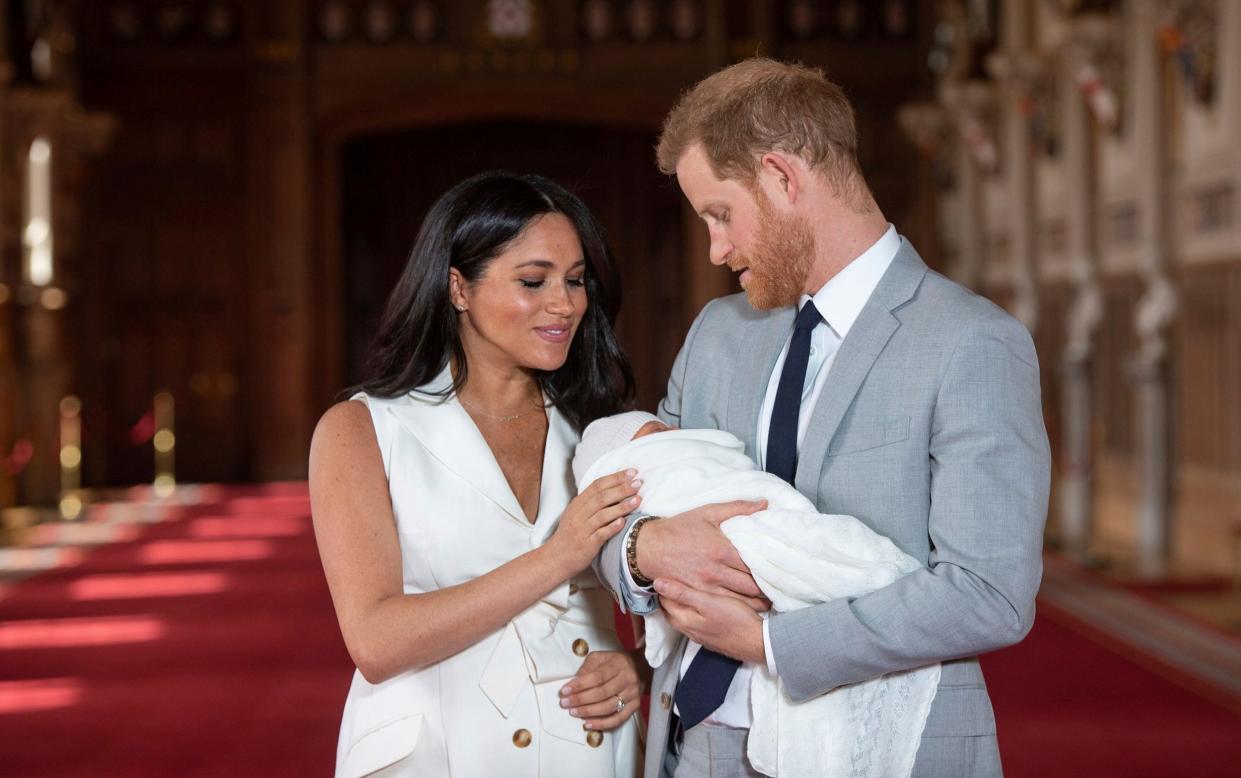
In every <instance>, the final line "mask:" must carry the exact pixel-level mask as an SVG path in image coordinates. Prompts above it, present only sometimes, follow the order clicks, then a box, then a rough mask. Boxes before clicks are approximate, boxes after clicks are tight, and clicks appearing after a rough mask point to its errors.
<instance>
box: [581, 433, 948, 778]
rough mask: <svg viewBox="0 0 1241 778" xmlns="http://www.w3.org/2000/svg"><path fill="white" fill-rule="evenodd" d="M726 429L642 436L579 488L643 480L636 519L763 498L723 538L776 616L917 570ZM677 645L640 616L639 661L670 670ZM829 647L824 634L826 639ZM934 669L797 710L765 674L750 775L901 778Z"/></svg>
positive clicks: (861, 686) (908, 766)
mask: <svg viewBox="0 0 1241 778" xmlns="http://www.w3.org/2000/svg"><path fill="white" fill-rule="evenodd" d="M744 451H745V447H744V445H743V444H742V443H741V441H739V440H737V438H736V437H735V436H733V435H731V434H729V433H727V432H723V431H721V430H671V431H668V432H660V433H657V434H653V435H647V436H645V437H642V438H639V439H637V440H635V441H632V442H630V443H627V444H625V445H623V446H621V447H620V448H618V449H615V450H613V451H611V452H609V453H607V454H605V455H603V456H602V457H601V458H600V459H599V460H598V461H596V462H595V463H594V464H593V465H592V466H591V467H590V468H589V470H587V472H586V473H584V474H583V477H582V478H581V480H580V482H579V484H578V488H579V489H581V488H584V487H585V486H586V485H588V484H590V483H591V482H592V481H594V480H595V479H596V478H599V477H600V476H603V475H607V474H609V473H614V472H617V471H620V470H624V469H625V468H636V469H637V470H638V473H639V477H640V478H641V479H642V480H643V484H642V487H641V490H640V493H641V495H642V510H643V511H644V512H645V513H649V514H653V515H659V516H673V515H676V514H678V513H682V512H684V511H687V510H691V509H693V508H697V507H699V506H702V505H707V504H710V503H718V502H728V501H731V500H742V499H744V500H753V499H765V500H767V503H768V507H767V509H766V510H763V511H760V512H758V513H755V514H753V515H750V516H737V517H735V518H732V519H729V520H728V521H726V522H724V524H723V525H722V527H721V529H722V530H723V532H724V534H725V535H726V536H727V537H728V539H729V540H730V541H731V542H732V544H733V546H735V547H736V549H737V552H738V553H739V554H740V555H741V558H742V559H743V560H744V561H745V563H746V565H748V566H749V568H750V571H751V572H752V573H753V575H754V580H755V581H756V582H757V583H758V585H759V587H760V588H761V589H762V590H763V593H764V594H765V595H766V596H767V598H768V599H769V600H771V603H772V606H773V608H774V609H775V610H776V611H790V610H796V609H798V608H804V607H806V606H808V605H814V604H816V603H820V602H826V601H828V600H833V599H837V598H840V597H857V596H859V595H862V594H865V593H867V592H870V591H874V590H875V589H879V588H881V587H883V586H886V585H888V584H889V583H891V582H892V581H894V580H896V579H897V578H899V577H901V576H902V575H904V574H906V573H909V572H911V571H913V570H916V569H918V567H919V566H920V565H919V563H918V562H917V560H915V559H914V558H913V557H911V556H909V555H908V554H906V553H904V552H903V551H901V550H900V549H899V548H897V547H896V545H895V544H894V543H893V542H892V541H891V540H889V539H888V538H885V537H883V536H882V535H879V534H877V533H875V532H874V531H873V530H871V529H870V528H869V527H867V526H866V525H865V524H863V523H862V522H860V521H858V520H857V519H855V518H853V517H852V516H834V515H828V514H821V513H819V512H817V511H816V510H815V507H814V505H813V504H812V503H811V502H810V501H809V500H808V499H806V497H805V496H803V495H802V494H801V493H800V492H798V491H797V490H796V489H795V488H793V487H792V486H790V485H789V484H788V483H786V482H785V481H783V480H782V479H780V478H779V477H777V476H774V475H772V474H770V473H766V472H763V471H761V470H758V469H757V468H756V467H755V466H754V463H753V462H752V461H751V460H750V458H749V457H748V456H746V455H745V453H744ZM677 638H678V635H677V633H676V632H675V631H674V630H673V629H672V628H671V627H670V626H669V624H668V622H667V619H666V618H665V617H664V615H663V612H662V611H657V612H655V613H653V614H651V615H648V616H646V658H647V661H648V662H650V664H651V666H652V667H658V666H659V665H661V664H663V662H664V661H665V660H667V658H668V656H669V654H670V653H671V652H672V650H673V648H674V647H675V645H676V642H677ZM824 639H825V640H830V639H831V636H830V635H825V636H824ZM939 675H940V666H939V665H938V664H935V665H929V666H927V667H921V668H917V669H914V670H908V671H905V672H900V673H889V674H887V675H883V676H880V677H878V678H873V679H871V680H868V681H863V682H861V683H856V684H852V685H849V686H842V687H839V688H836V689H833V690H832V691H830V692H827V693H826V694H822V695H820V696H818V697H815V698H813V699H810V700H806V701H804V702H801V703H794V702H792V701H791V700H789V698H788V697H787V695H785V693H784V691H783V689H782V687H781V684H780V679H779V678H778V677H776V676H773V675H771V674H770V673H769V672H768V670H767V668H766V666H765V665H760V666H759V667H757V668H756V669H755V672H754V674H753V675H752V677H751V678H752V679H751V682H750V705H751V712H752V714H753V725H752V727H751V729H750V735H749V740H748V742H747V745H746V752H747V755H748V756H749V758H750V762H751V764H752V766H753V767H754V769H756V770H758V771H759V772H762V773H763V774H765V775H772V776H775V775H778V776H781V778H792V777H793V776H816V777H817V776H846V775H847V776H866V777H868V778H869V777H873V778H892V777H893V776H908V775H909V774H910V773H911V772H912V770H913V764H914V757H915V755H916V754H917V751H918V746H919V744H920V742H921V737H922V730H923V727H924V726H925V725H926V718H927V714H928V712H929V711H930V708H931V701H932V700H933V699H934V698H935V690H936V687H937V686H938V685H939Z"/></svg>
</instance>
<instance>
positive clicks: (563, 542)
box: [544, 470, 642, 578]
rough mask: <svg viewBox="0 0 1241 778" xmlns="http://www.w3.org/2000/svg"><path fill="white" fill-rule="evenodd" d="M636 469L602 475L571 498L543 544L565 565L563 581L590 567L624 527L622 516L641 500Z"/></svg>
mask: <svg viewBox="0 0 1241 778" xmlns="http://www.w3.org/2000/svg"><path fill="white" fill-rule="evenodd" d="M635 476H637V471H636V470H623V471H621V472H619V473H613V474H612V475H605V476H603V477H602V478H600V479H598V480H596V481H595V482H594V483H592V484H591V485H590V486H588V487H586V489H584V490H583V491H582V493H581V494H579V495H578V496H577V497H574V498H573V500H572V502H570V503H569V505H568V507H567V508H565V511H564V514H562V515H561V517H560V525H559V526H558V527H556V532H555V534H554V535H552V536H551V538H550V539H549V540H548V541H547V543H546V544H545V545H544V548H547V549H549V550H550V551H551V552H552V553H553V554H554V555H555V558H556V559H557V560H558V561H559V562H560V563H562V564H564V565H565V567H566V569H567V573H566V575H565V577H566V578H568V577H570V576H574V575H577V574H578V573H579V572H581V571H582V570H584V569H586V568H587V567H588V566H590V563H591V560H593V559H594V558H595V555H596V554H598V553H599V549H600V548H602V547H603V544H604V543H606V542H607V541H608V539H609V538H611V537H612V536H613V535H615V534H616V533H618V532H620V531H621V529H623V528H624V526H625V516H627V515H629V514H630V513H633V511H634V509H636V508H637V507H638V504H639V503H640V502H641V501H642V498H641V497H639V496H638V487H640V486H641V485H642V482H641V481H636V480H634V478H635Z"/></svg>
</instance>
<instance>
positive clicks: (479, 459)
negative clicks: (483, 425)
mask: <svg viewBox="0 0 1241 778" xmlns="http://www.w3.org/2000/svg"><path fill="white" fill-rule="evenodd" d="M446 376H448V371H445V372H444V373H443V374H441V375H440V377H439V378H436V379H435V381H433V382H431V383H430V384H428V385H427V386H426V387H424V388H426V389H428V390H430V391H434V390H435V389H436V388H439V387H441V386H447V385H448V383H449V382H450V381H451V378H448V379H447V380H445V378H446ZM401 399H402V401H401V402H398V403H393V404H392V405H389V406H388V412H389V413H391V414H392V415H393V416H394V417H396V419H397V421H399V422H400V423H401V424H402V425H403V426H404V427H405V428H406V429H407V430H409V432H410V434H412V435H413V436H414V437H416V438H417V439H418V442H419V443H421V444H422V445H423V447H424V448H425V449H426V450H427V451H428V452H430V454H431V456H433V457H435V458H436V459H437V460H438V461H439V462H440V464H442V465H443V466H444V467H446V468H447V469H448V470H451V471H452V472H453V473H456V474H457V475H458V476H460V477H461V480H462V482H463V483H464V484H466V485H467V486H469V487H471V488H473V489H476V490H477V491H479V492H481V493H482V494H483V495H484V496H485V497H486V498H487V499H489V500H491V501H492V502H493V503H495V504H496V507H498V508H500V510H502V511H504V513H505V514H506V515H508V516H509V518H511V519H512V520H513V521H516V522H519V523H521V524H522V525H523V526H525V527H530V526H531V524H530V522H529V521H527V520H526V517H525V513H524V512H523V511H522V509H521V505H519V504H518V502H517V498H516V497H515V496H514V495H513V490H512V488H510V487H509V484H508V481H507V480H506V479H505V478H504V472H503V471H501V470H500V465H499V463H497V462H496V458H495V456H494V455H493V454H492V453H491V449H490V448H489V447H488V446H487V441H485V440H484V439H483V436H482V433H480V432H479V431H478V427H476V426H475V425H474V421H473V420H472V419H471V418H470V416H469V414H468V413H466V412H465V409H464V408H462V407H461V404H460V403H458V402H457V398H456V396H455V395H451V396H449V397H447V398H445V397H436V396H434V395H431V394H429V393H424V392H422V391H417V390H415V391H413V392H410V393H409V394H408V395H406V396H405V397H403V398H401ZM551 437H552V435H551V424H550V420H549V424H548V439H549V444H550V439H551ZM397 477H400V474H398V473H390V474H389V478H397ZM540 510H541V509H540Z"/></svg>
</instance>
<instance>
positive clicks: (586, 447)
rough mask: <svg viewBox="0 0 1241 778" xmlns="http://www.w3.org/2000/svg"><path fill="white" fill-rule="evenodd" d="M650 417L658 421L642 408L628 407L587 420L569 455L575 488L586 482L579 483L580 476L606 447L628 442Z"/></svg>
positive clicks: (579, 489) (579, 488) (609, 447)
mask: <svg viewBox="0 0 1241 778" xmlns="http://www.w3.org/2000/svg"><path fill="white" fill-rule="evenodd" d="M652 421H659V417H658V416H656V415H655V414H653V413H647V412H646V411H629V412H628V413H618V414H616V415H615V416H604V417H603V418H602V419H595V420H594V421H593V422H591V423H590V425H589V426H588V427H586V431H585V432H583V433H582V442H581V443H578V444H577V451H576V452H575V453H574V455H573V480H574V481H575V482H576V483H577V488H578V491H579V492H580V491H581V490H582V489H585V488H586V487H587V486H589V485H590V484H584V483H582V477H583V476H585V475H586V472H587V471H588V470H590V466H591V465H593V464H594V463H595V462H598V461H599V459H600V457H602V456H603V455H604V454H606V453H608V452H609V451H615V450H616V449H618V448H620V447H621V446H623V445H625V444H626V443H628V442H629V441H630V440H632V439H633V436H634V435H636V434H637V433H638V430H640V429H642V426H643V425H645V424H647V423H649V422H652ZM598 475H599V476H604V475H611V474H610V473H599V474H598ZM596 477H598V476H596Z"/></svg>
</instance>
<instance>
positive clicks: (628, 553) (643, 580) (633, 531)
mask: <svg viewBox="0 0 1241 778" xmlns="http://www.w3.org/2000/svg"><path fill="white" fill-rule="evenodd" d="M657 518H659V517H658V516H643V517H642V518H640V519H638V520H637V521H635V522H634V523H633V527H632V528H630V530H629V537H628V538H627V539H626V541H625V565H626V566H627V567H628V568H629V575H630V577H631V578H633V582H634V583H635V584H637V585H638V586H641V587H643V588H649V587H650V586H651V585H652V584H654V583H655V581H654V580H652V579H650V578H647V577H646V576H645V575H643V574H642V571H641V570H639V569H638V532H639V531H640V530H641V529H642V525H643V524H645V523H647V522H648V521H650V520H651V519H657Z"/></svg>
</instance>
